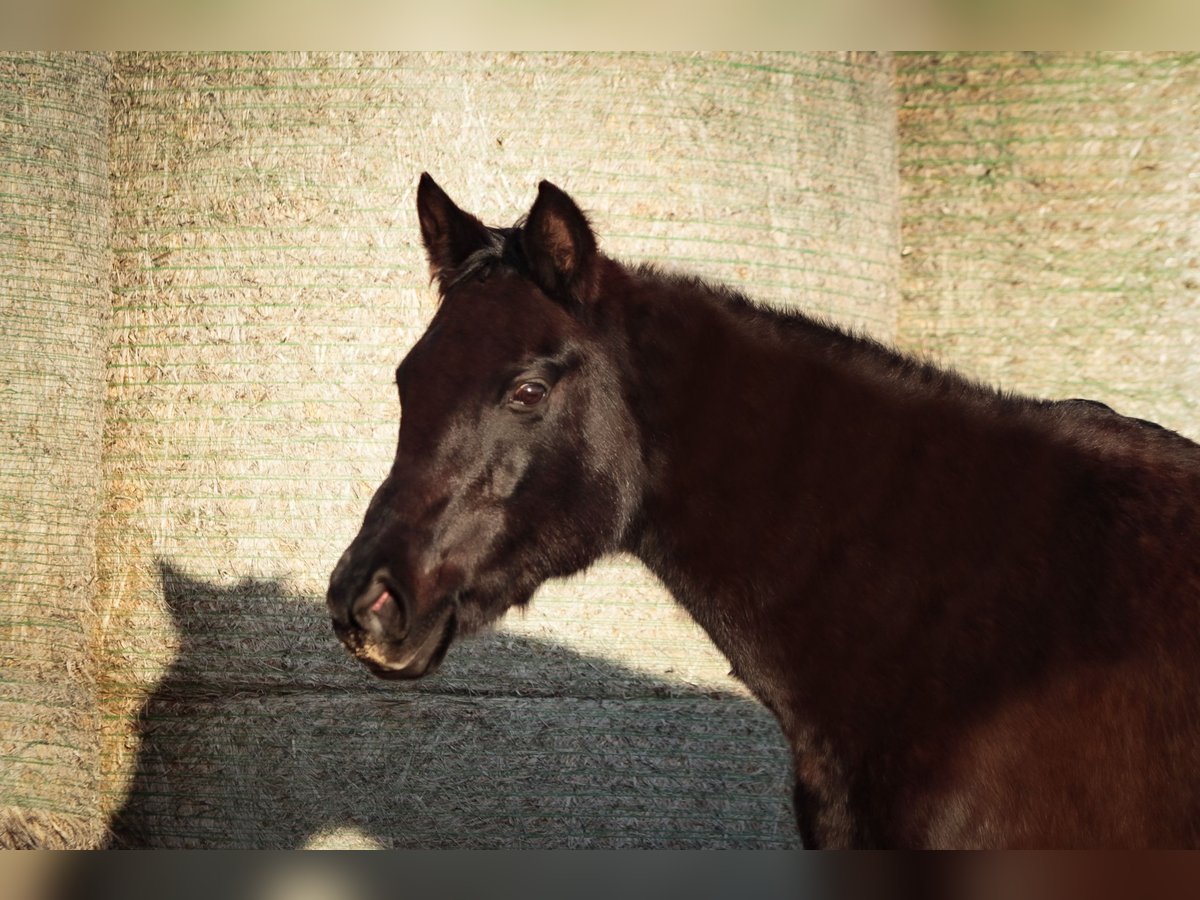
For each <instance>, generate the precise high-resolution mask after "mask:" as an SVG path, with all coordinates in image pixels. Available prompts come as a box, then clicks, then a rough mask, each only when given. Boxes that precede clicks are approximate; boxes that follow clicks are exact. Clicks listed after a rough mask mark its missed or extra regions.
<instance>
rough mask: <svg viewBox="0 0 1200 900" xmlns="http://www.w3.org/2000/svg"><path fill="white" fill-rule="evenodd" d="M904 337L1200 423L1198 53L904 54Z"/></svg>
mask: <svg viewBox="0 0 1200 900" xmlns="http://www.w3.org/2000/svg"><path fill="white" fill-rule="evenodd" d="M897 85H898V91H899V103H900V107H901V109H900V129H901V151H900V162H901V182H902V184H903V200H902V210H903V237H902V242H903V244H904V251H903V252H904V264H903V296H902V301H901V309H900V318H899V323H900V324H899V335H898V337H899V338H900V340H901V341H902V343H904V344H905V345H907V346H910V347H913V348H916V349H918V350H921V351H924V352H926V353H928V354H929V355H932V356H934V357H936V358H937V359H939V360H942V361H944V362H949V363H953V364H955V365H956V366H958V367H959V368H961V369H963V370H965V371H967V372H969V373H971V374H973V375H976V376H978V377H980V378H982V379H984V380H986V381H989V382H993V383H998V384H1001V385H1003V386H1004V387H1006V388H1009V389H1013V390H1019V391H1023V392H1029V393H1034V394H1039V395H1044V396H1049V397H1090V398H1094V399H1097V400H1101V401H1103V402H1105V403H1108V404H1109V405H1111V406H1113V407H1114V408H1116V409H1117V410H1119V411H1120V412H1123V413H1127V414H1130V415H1135V416H1139V417H1142V418H1148V419H1152V420H1156V421H1159V422H1161V423H1162V424H1164V425H1166V426H1168V427H1170V428H1174V429H1177V430H1180V431H1182V432H1183V433H1185V434H1188V435H1190V436H1192V437H1200V302H1198V301H1200V294H1198V293H1197V291H1200V231H1198V230H1197V228H1196V222H1197V212H1198V210H1200V206H1198V198H1200V180H1198V175H1197V173H1198V172H1200V56H1197V55H1196V54H1178V53H1174V54H1154V53H1030V54H1014V53H984V54H946V53H937V54H913V55H903V56H901V57H900V58H899V62H898V65H897Z"/></svg>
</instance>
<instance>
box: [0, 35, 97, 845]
mask: <svg viewBox="0 0 1200 900" xmlns="http://www.w3.org/2000/svg"><path fill="white" fill-rule="evenodd" d="M107 78H108V61H107V59H106V58H104V57H103V56H98V55H76V54H68V55H41V54H0V847H13V846H17V847H21V846H42V847H62V846H78V845H82V844H87V843H89V842H91V841H93V840H95V838H96V836H97V834H98V833H99V832H100V831H101V830H102V828H103V822H102V820H101V819H100V817H99V810H98V804H97V775H98V769H99V766H98V763H99V744H98V732H97V710H96V696H95V681H94V679H95V671H94V667H93V662H94V657H93V654H92V653H91V652H90V647H91V642H90V635H89V631H90V630H91V628H92V627H93V623H94V620H93V618H92V615H91V613H92V603H93V601H94V599H95V538H96V517H97V513H98V502H99V501H98V493H99V487H100V409H101V403H100V401H101V397H102V394H103V385H104V368H103V363H104V345H105V342H106V334H105V327H106V324H107V314H108V305H109V304H108V268H109V255H108V231H109V196H108V140H107V135H108V100H107V84H106V82H107Z"/></svg>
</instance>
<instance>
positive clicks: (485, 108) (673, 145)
mask: <svg viewBox="0 0 1200 900" xmlns="http://www.w3.org/2000/svg"><path fill="white" fill-rule="evenodd" d="M114 65H115V73H114V84H115V87H114V94H113V114H112V132H113V138H112V141H113V144H112V148H113V153H112V156H113V192H114V215H115V226H114V245H115V246H114V268H113V272H114V303H115V310H114V319H115V321H114V328H113V339H112V346H111V350H110V354H109V359H108V372H109V381H110V387H109V399H108V407H107V423H108V424H107V429H106V432H105V459H106V463H105V479H106V484H107V488H108V494H107V496H108V503H107V506H106V509H105V514H104V518H103V526H102V532H103V535H102V545H103V550H102V552H101V560H102V596H103V606H104V609H105V612H106V615H107V616H108V617H109V621H110V623H111V627H110V628H109V629H108V630H107V631H106V634H107V635H108V637H107V638H106V643H105V648H104V656H105V660H106V667H107V668H106V672H107V673H108V674H107V676H106V679H105V681H104V684H103V691H104V703H105V709H106V711H108V712H109V713H110V715H109V716H108V717H107V718H106V722H107V723H108V727H109V728H110V729H111V734H110V735H109V739H108V742H107V743H108V746H110V747H112V748H114V749H113V752H112V753H111V754H110V755H109V756H108V757H107V758H106V784H107V785H108V789H107V798H106V799H107V802H108V808H109V809H111V810H112V811H113V813H114V814H115V815H114V818H113V820H112V821H113V831H114V841H115V843H117V844H119V845H124V846H300V845H310V844H314V843H316V844H320V845H322V846H332V845H339V844H342V843H344V844H346V845H349V846H362V845H371V846H376V845H378V846H389V847H390V846H397V847H441V846H466V847H471V846H479V847H483V846H487V847H519V846H560V847H563V846H569V847H601V846H658V847H686V846H696V847H718V846H746V847H749V846H753V847H788V846H794V845H795V843H796V834H795V827H794V824H793V820H792V813H791V809H790V800H789V785H790V780H791V775H790V761H789V757H788V753H787V751H786V748H785V745H784V741H783V738H782V736H781V735H780V734H779V731H778V728H777V727H776V726H775V724H774V722H773V721H772V720H771V718H770V717H769V715H768V714H767V713H766V712H765V711H763V710H762V709H761V708H760V707H758V705H757V704H755V703H753V702H751V701H750V700H749V698H748V697H747V695H746V694H745V692H744V691H743V690H742V689H741V688H740V687H739V686H738V685H737V684H736V683H735V682H734V681H733V680H732V679H730V678H729V677H728V676H727V674H726V671H727V668H728V666H727V664H726V663H725V662H724V660H723V659H721V658H720V657H719V655H718V654H717V653H716V651H715V650H713V649H712V648H711V647H710V646H709V643H708V641H707V639H706V638H705V637H704V636H703V635H702V634H701V632H700V631H699V629H698V628H697V627H696V626H695V625H694V624H693V623H692V622H691V621H690V620H688V619H687V618H686V616H685V615H684V614H682V613H681V612H680V611H678V610H677V609H676V608H675V606H674V605H673V603H672V602H671V601H670V600H669V599H668V598H667V597H666V596H665V594H664V593H663V592H662V590H661V588H660V587H659V586H658V585H656V584H655V583H654V582H653V580H652V579H651V578H650V577H649V575H648V574H647V573H646V572H645V571H644V570H643V569H642V568H641V567H640V566H639V565H637V564H635V563H634V562H633V561H631V560H627V559H619V560H614V561H610V562H608V563H605V564H604V565H601V566H598V567H597V568H596V569H595V570H594V571H592V572H591V573H589V574H588V575H587V576H585V577H580V578H577V579H573V580H572V581H570V582H568V583H565V584H552V585H549V586H547V587H546V588H545V589H544V590H543V591H542V592H541V593H540V594H539V596H538V597H537V598H536V599H535V600H534V602H533V605H532V608H531V610H530V611H529V612H528V613H527V614H526V615H524V616H519V615H513V616H512V617H511V618H510V619H509V620H508V621H507V622H506V623H505V624H504V625H503V626H502V627H501V628H500V629H499V630H498V631H497V632H496V633H495V634H494V635H491V636H490V637H483V638H479V639H476V640H473V641H471V642H467V643H461V644H457V645H456V646H455V647H454V648H453V649H452V650H451V653H450V655H449V657H448V659H447V661H446V663H445V664H444V666H443V668H442V670H441V671H440V672H439V673H438V674H436V675H435V676H433V677H431V678H429V679H426V680H423V681H421V682H417V683H414V684H411V685H407V684H406V685H396V684H394V683H384V682H379V681H377V680H375V679H373V678H371V677H370V676H369V675H368V674H367V673H366V672H365V671H364V670H363V669H361V668H360V667H359V666H358V665H357V664H355V663H353V662H352V661H351V660H349V658H348V657H347V656H346V654H345V653H344V652H343V651H342V650H341V648H340V647H339V646H338V645H337V644H336V642H335V640H334V638H333V637H332V634H331V632H330V629H329V627H328V622H327V617H326V614H325V611H324V607H323V597H324V591H325V587H326V584H327V580H328V576H329V572H330V571H331V569H332V567H333V565H334V563H335V561H336V560H337V558H338V556H339V554H340V553H341V551H342V549H343V548H344V547H345V545H346V544H347V543H348V542H349V540H350V539H351V538H352V537H353V535H354V533H355V532H356V531H357V529H358V526H359V524H360V523H361V520H362V516H363V513H364V511H365V509H366V504H367V501H368V499H369V498H370V496H371V494H372V492H373V491H374V489H375V487H376V486H377V485H378V484H379V482H380V481H381V480H382V478H383V476H384V475H385V474H386V472H387V470H388V468H389V466H390V463H391V457H392V454H393V452H394V449H395V437H396V429H397V423H398V415H399V410H398V406H397V403H396V399H395V391H394V387H393V384H392V373H393V371H394V368H395V366H396V363H397V362H398V361H399V359H400V358H401V357H402V355H403V354H404V352H405V351H406V349H407V348H408V347H409V346H410V345H411V344H412V343H413V341H414V340H415V339H416V338H417V336H418V335H419V334H420V333H421V331H422V330H423V329H424V327H425V325H426V323H427V321H428V319H429V317H430V315H431V314H432V312H433V309H434V304H435V296H434V292H433V290H432V288H431V287H430V285H429V276H428V271H427V269H426V263H425V258H424V253H423V250H422V249H421V247H420V244H419V238H418V228H417V222H416V214H415V209H414V202H415V186H416V183H417V178H418V175H419V174H420V173H421V172H422V171H429V172H430V173H431V174H433V175H434V177H435V178H437V180H438V181H439V183H441V184H442V185H443V186H444V187H445V188H446V189H447V191H448V192H449V193H450V194H451V195H452V196H453V197H454V198H455V199H456V200H457V201H458V202H459V203H460V204H461V205H462V206H463V207H464V208H466V209H469V210H471V211H473V212H475V213H476V214H478V215H479V216H480V217H481V218H483V219H484V220H485V221H487V222H489V223H492V224H509V223H511V222H512V221H513V220H515V219H516V218H517V217H518V216H519V215H521V214H523V213H524V212H526V211H527V210H528V208H529V204H530V203H531V202H532V199H533V197H534V196H535V193H536V185H537V182H538V181H539V180H540V179H543V178H545V179H549V180H551V181H553V182H555V183H557V184H558V185H559V186H561V187H562V188H564V189H566V190H567V191H568V192H570V193H571V194H572V195H573V196H574V197H575V198H576V199H577V200H578V201H579V202H580V203H581V205H582V206H584V208H585V209H587V210H588V211H589V213H590V214H591V216H592V218H593V222H594V224H595V226H596V230H597V234H598V235H599V237H600V239H601V242H602V247H603V249H604V250H605V251H607V252H609V253H611V254H613V255H615V256H618V257H622V258H625V259H628V260H633V261H639V260H656V261H659V262H662V263H665V264H667V265H671V266H675V267H677V268H683V269H687V270H690V271H693V272H697V273H699V274H701V275H704V276H707V277H711V278H714V279H719V280H722V281H725V282H728V283H731V284H733V285H734V286H735V287H738V288H741V289H743V290H745V291H746V292H748V293H749V294H751V295H753V296H755V297H757V298H758V299H760V300H764V301H767V302H773V303H777V304H784V305H793V306H796V307H802V308H804V309H807V310H809V311H811V312H814V313H817V314H820V315H825V316H829V317H833V318H836V319H838V320H840V321H843V322H846V323H849V324H852V325H854V326H856V327H861V328H863V329H865V330H867V331H870V332H871V333H873V334H876V335H878V336H880V337H882V338H885V339H887V338H891V337H892V324H893V318H894V305H895V299H896V296H897V278H898V272H897V266H896V264H895V262H894V260H895V256H896V252H897V249H898V244H897V235H898V212H897V188H896V148H895V107H894V99H893V93H892V86H891V75H892V73H891V61H890V59H889V58H888V57H886V56H878V55H873V54H849V53H846V54H701V55H645V54H400V55H395V54H255V53H251V54H189V55H176V54H142V53H138V54H120V55H118V56H117V58H116V59H115V62H114ZM714 427H716V426H714Z"/></svg>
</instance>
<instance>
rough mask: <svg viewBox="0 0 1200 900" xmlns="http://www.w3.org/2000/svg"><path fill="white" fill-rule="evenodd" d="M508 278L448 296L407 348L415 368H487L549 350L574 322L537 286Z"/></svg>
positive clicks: (427, 370)
mask: <svg viewBox="0 0 1200 900" xmlns="http://www.w3.org/2000/svg"><path fill="white" fill-rule="evenodd" d="M512 282H513V280H511V279H505V280H503V281H501V282H500V283H499V284H497V285H496V286H495V287H494V288H492V289H488V288H489V283H488V282H485V283H483V284H480V285H476V286H473V288H472V289H465V290H460V291H455V292H454V293H452V294H451V295H450V296H448V297H446V298H445V300H444V301H443V302H442V306H441V307H440V308H439V310H438V313H437V315H436V316H435V317H434V320H433V322H432V323H430V326H429V329H428V330H427V331H426V332H425V334H424V335H423V336H422V337H421V339H420V340H419V341H418V342H417V344H416V346H415V347H414V348H413V350H412V351H411V352H410V353H409V365H410V366H411V368H412V369H413V370H414V374H416V373H417V372H422V373H424V374H433V373H437V372H445V371H448V370H451V371H452V370H458V371H463V370H467V371H472V370H475V371H480V372H487V371H490V370H491V368H493V367H494V366H497V365H504V364H509V363H512V362H514V361H519V360H520V358H521V357H523V356H526V355H529V354H531V353H534V354H536V353H545V352H549V351H550V350H551V349H552V348H553V345H554V344H555V343H557V342H560V341H561V340H563V339H564V338H566V337H567V336H568V335H569V334H570V333H571V331H572V325H573V322H572V320H571V317H570V316H568V315H567V314H566V313H565V312H564V311H563V310H562V309H561V307H559V306H558V305H557V304H555V303H554V302H553V301H551V300H549V299H548V298H546V297H544V296H541V295H540V294H539V293H538V292H537V291H536V290H533V289H522V286H521V285H520V284H519V283H517V284H514V283H512Z"/></svg>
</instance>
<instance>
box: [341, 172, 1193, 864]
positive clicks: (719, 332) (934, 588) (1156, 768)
mask: <svg viewBox="0 0 1200 900" xmlns="http://www.w3.org/2000/svg"><path fill="white" fill-rule="evenodd" d="M418 212H419V219H420V225H421V232H422V236H423V239H424V242H425V246H426V249H427V250H428V253H429V258H430V262H431V265H432V270H433V274H434V277H435V278H436V279H437V281H438V282H439V287H440V290H441V293H442V303H441V305H440V307H439V309H438V312H437V314H436V315H435V316H434V318H433V321H432V323H431V324H430V326H429V329H428V331H427V332H426V333H425V335H424V336H423V337H422V338H421V339H420V340H419V341H418V342H417V344H416V345H415V346H414V348H413V349H412V351H411V352H410V353H409V354H408V356H407V357H406V358H405V359H404V361H403V363H402V364H401V365H400V367H399V369H398V370H397V375H396V377H397V385H398V390H399V393H400V399H401V403H402V406H403V421H402V425H401V428H400V438H399V444H398V447H397V452H396V459H395V463H394V465H393V468H392V471H391V473H390V474H389V476H388V478H387V479H386V480H385V481H384V483H383V485H382V486H381V487H380V488H379V490H378V492H377V494H376V495H375V497H374V499H373V500H372V502H371V504H370V507H369V509H368V511H367V514H366V519H365V521H364V523H363V527H362V530H361V532H360V533H359V535H358V536H357V537H356V538H355V539H354V541H353V543H352V544H351V545H350V547H349V548H348V549H347V550H346V552H345V554H344V555H343V557H342V559H341V561H340V562H339V563H338V565H337V568H336V570H335V571H334V573H333V575H332V578H331V581H330V588H329V597H328V601H329V608H330V612H331V614H332V617H333V624H334V628H335V630H336V631H337V633H338V635H339V636H340V637H341V638H342V640H343V641H344V642H345V643H346V645H347V647H348V648H349V649H350V650H351V651H352V652H353V653H354V654H355V655H356V656H358V657H359V658H360V659H362V660H363V662H364V663H365V664H366V665H368V666H369V667H370V668H371V669H372V670H373V671H375V672H376V673H377V674H379V675H381V676H384V677H397V678H412V677H419V676H421V675H423V674H426V673H427V672H429V671H431V670H432V669H433V668H434V667H436V666H437V664H438V663H439V662H440V661H441V659H442V657H443V655H444V654H445V652H446V650H447V648H448V646H449V645H450V643H451V642H452V640H453V639H454V638H455V637H456V636H459V635H464V634H467V633H470V632H471V631H473V630H475V629H477V628H479V627H480V626H481V625H483V624H485V623H487V622H489V621H492V620H494V619H495V618H497V617H498V616H500V615H502V614H503V612H504V611H505V610H506V609H508V608H509V607H510V606H512V605H514V604H523V603H525V602H527V601H528V600H529V598H530V596H531V595H532V594H533V592H534V590H535V589H536V588H537V587H538V586H539V585H540V584H541V583H542V582H544V581H545V580H546V579H547V578H551V577H555V576H562V575H567V574H569V573H572V572H577V571H579V570H580V569H582V568H585V567H586V566H588V565H589V564H591V563H592V562H593V561H594V560H595V559H596V558H597V557H599V556H601V555H603V554H605V553H610V552H614V551H620V550H625V551H629V552H631V553H634V554H636V555H637V556H638V557H639V558H641V559H642V560H643V561H644V562H645V563H646V565H647V566H649V568H650V569H651V570H652V571H653V572H654V573H655V574H656V575H657V576H658V577H659V578H660V579H662V581H663V583H664V584H666V586H667V587H668V588H669V589H670V591H671V593H672V594H673V595H674V596H675V598H676V600H678V602H679V603H681V604H682V605H683V606H684V607H685V608H686V609H687V610H688V611H689V612H690V613H691V614H692V615H693V616H694V617H695V619H696V620H697V621H698V622H699V623H700V624H701V625H702V626H703V627H704V628H705V630H706V631H707V633H708V634H709V635H710V636H711V638H712V640H713V641H714V642H715V643H716V645H717V646H718V647H719V648H720V649H721V651H722V652H723V653H724V654H725V655H726V656H727V657H728V658H729V660H730V662H731V663H732V667H733V672H734V674H735V675H736V676H737V677H738V678H740V679H742V680H743V681H744V682H745V683H746V684H747V685H748V686H749V688H750V689H751V690H752V691H753V692H754V694H755V695H756V696H757V697H758V698H759V699H760V700H761V701H762V702H763V703H764V704H766V706H767V707H769V708H770V709H771V710H772V711H773V712H774V714H775V715H776V716H777V717H778V720H779V723H780V725H781V726H782V728H783V731H784V732H785V734H786V735H787V738H788V741H789V742H790V744H791V746H792V748H793V751H794V756H795V775H796V788H795V805H796V814H797V818H798V822H799V826H800V830H801V833H802V837H803V840H804V842H805V844H806V845H808V846H823V847H846V846H852V847H868V846H889V847H934V846H938V847H976V846H988V847H1007V846H1046V847H1051V846H1054V847H1058V846H1079V845H1092V846H1095V845H1108V846H1143V845H1156V846H1193V847H1194V846H1197V845H1198V844H1200V692H1198V691H1197V686H1198V676H1200V447H1198V446H1197V445H1196V444H1194V443H1192V442H1191V441H1189V440H1187V439H1185V438H1183V437H1180V436H1179V435H1177V434H1175V433H1173V432H1171V431H1167V430H1165V429H1162V428H1159V427H1158V426H1155V425H1152V424H1150V423H1146V422H1141V421H1138V420H1134V419H1129V418H1125V417H1123V416H1121V415H1118V414H1116V413H1114V412H1113V411H1112V410H1110V409H1109V408H1108V407H1106V406H1104V405H1103V404H1099V403H1093V402H1090V401H1062V402H1050V401H1043V400H1035V399H1030V398H1026V397H1017V396H1012V395H1009V394H1003V393H998V392H997V391H995V390H992V389H989V388H986V387H983V386H980V385H977V384H974V383H972V382H970V381H968V380H966V379H964V378H962V377H960V376H958V375H956V374H954V373H951V372H946V371H942V370H939V369H937V368H934V367H933V366H930V365H928V364H925V363H922V362H918V361H915V360H912V359H909V358H906V357H904V356H901V355H898V354H897V353H895V352H893V351H891V350H889V349H887V348H885V347H882V346H880V345H878V344H875V343H873V342H871V341H869V340H865V339H862V338H860V337H854V336H851V335H848V334H846V333H844V332H842V331H839V330H837V329H835V328H832V327H829V326H828V325H825V324H822V323H820V322H816V321H813V320H812V319H810V318H807V317H805V316H801V315H795V314H785V313H780V312H775V311H772V310H769V309H765V308H763V307H760V306H756V305H755V304H753V303H752V302H750V301H749V300H747V299H746V298H744V297H742V296H741V295H739V294H737V293H735V292H733V291H730V290H727V289H723V288H720V287H714V286H712V285H709V284H705V283H703V282H701V281H699V280H697V279H695V278H689V277H685V276H677V275H667V274H663V273H661V272H659V271H657V270H655V269H652V268H645V267H632V268H631V267H627V266H625V265H622V264H620V263H618V262H616V261H614V260H612V259H609V258H607V257H605V256H604V255H602V254H601V253H599V252H598V251H597V247H596V242H595V238H594V237H593V234H592V231H591V229H590V227H589V225H588V222H587V220H586V219H585V217H584V216H583V214H582V213H581V212H580V211H579V209H578V208H577V207H576V205H575V204H574V203H573V202H572V201H571V199H570V198H569V197H568V196H567V195H566V194H564V193H562V192H561V191H560V190H558V189H557V188H555V187H554V186H553V185H550V184H548V183H546V182H543V183H542V184H541V186H540V190H539V193H538V197H537V200H536V202H535V203H534V204H533V207H532V209H531V210H530V212H529V214H528V216H527V217H526V219H525V220H524V221H523V223H522V224H520V225H519V226H518V227H514V228H488V227H485V226H484V225H483V224H481V223H480V222H479V221H478V220H477V219H476V218H474V217H473V216H470V215H468V214H467V213H464V212H462V211H461V210H459V209H458V207H457V206H455V205H454V203H453V202H452V201H451V200H450V199H449V197H447V196H446V194H445V193H444V192H443V191H442V190H441V189H440V188H439V187H438V186H437V185H436V184H434V182H433V181H432V180H431V179H430V178H429V177H428V176H423V177H422V179H421V183H420V186H419V189H418Z"/></svg>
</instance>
